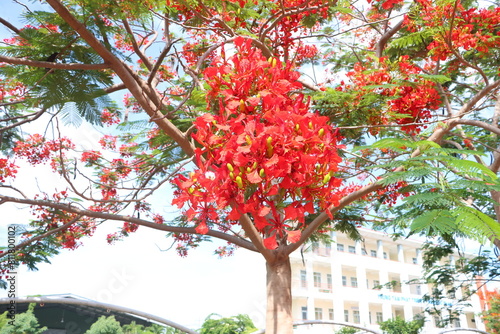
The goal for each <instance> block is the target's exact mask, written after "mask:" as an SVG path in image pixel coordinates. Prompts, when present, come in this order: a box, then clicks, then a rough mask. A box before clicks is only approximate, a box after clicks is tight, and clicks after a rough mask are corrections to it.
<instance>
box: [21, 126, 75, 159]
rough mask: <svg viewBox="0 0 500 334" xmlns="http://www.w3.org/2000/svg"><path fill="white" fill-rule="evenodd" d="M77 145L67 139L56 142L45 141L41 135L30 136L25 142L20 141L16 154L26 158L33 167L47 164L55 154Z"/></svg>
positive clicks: (56, 140)
mask: <svg viewBox="0 0 500 334" xmlns="http://www.w3.org/2000/svg"><path fill="white" fill-rule="evenodd" d="M74 147H75V145H74V144H73V143H72V142H71V140H69V139H68V138H66V137H63V138H58V139H54V140H45V138H44V137H43V136H42V135H40V134H34V135H31V136H29V137H28V138H27V139H26V140H25V141H18V142H17V143H16V146H15V147H14V152H15V153H16V154H17V155H18V156H21V157H25V158H26V159H27V160H28V162H29V163H30V164H32V165H36V164H39V163H43V162H46V161H47V160H49V159H50V158H52V157H53V155H54V153H55V152H59V151H61V150H68V149H73V148H74Z"/></svg>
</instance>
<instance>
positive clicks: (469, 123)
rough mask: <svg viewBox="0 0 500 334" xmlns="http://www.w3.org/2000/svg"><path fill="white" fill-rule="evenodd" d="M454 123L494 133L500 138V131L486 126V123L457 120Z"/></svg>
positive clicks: (494, 127)
mask: <svg viewBox="0 0 500 334" xmlns="http://www.w3.org/2000/svg"><path fill="white" fill-rule="evenodd" d="M455 123H456V124H463V125H472V126H477V127H480V128H483V129H485V130H487V131H489V132H491V133H494V134H496V135H499V136H500V129H499V128H498V127H496V126H493V125H491V124H488V123H486V122H482V121H477V120H473V119H459V120H457V121H455Z"/></svg>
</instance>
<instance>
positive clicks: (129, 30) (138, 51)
mask: <svg viewBox="0 0 500 334" xmlns="http://www.w3.org/2000/svg"><path fill="white" fill-rule="evenodd" d="M122 23H123V26H124V27H125V30H126V31H127V33H128V34H129V35H130V39H131V41H132V47H133V48H134V51H135V53H136V54H137V55H138V56H139V58H140V59H141V60H142V62H143V63H144V66H146V67H147V69H148V70H149V71H151V69H152V68H153V64H151V62H150V61H149V59H148V57H146V55H145V54H144V53H143V52H142V51H141V49H140V48H139V45H138V44H137V41H136V39H135V37H134V32H133V31H132V28H130V24H128V21H127V19H123V20H122Z"/></svg>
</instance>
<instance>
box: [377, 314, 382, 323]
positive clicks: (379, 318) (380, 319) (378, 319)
mask: <svg viewBox="0 0 500 334" xmlns="http://www.w3.org/2000/svg"><path fill="white" fill-rule="evenodd" d="M383 321H384V317H383V316H382V312H377V324H378V323H381V322H383Z"/></svg>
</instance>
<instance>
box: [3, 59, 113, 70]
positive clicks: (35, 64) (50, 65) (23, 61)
mask: <svg viewBox="0 0 500 334" xmlns="http://www.w3.org/2000/svg"><path fill="white" fill-rule="evenodd" d="M0 62H4V63H9V64H15V65H27V66H33V67H43V68H55V69H61V70H104V69H107V68H109V67H110V66H109V65H108V64H78V63H54V62H50V61H40V60H30V59H26V58H15V57H9V56H2V55H0Z"/></svg>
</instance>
